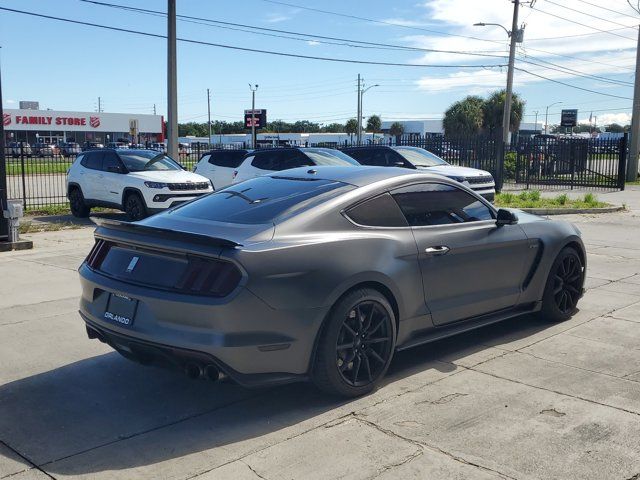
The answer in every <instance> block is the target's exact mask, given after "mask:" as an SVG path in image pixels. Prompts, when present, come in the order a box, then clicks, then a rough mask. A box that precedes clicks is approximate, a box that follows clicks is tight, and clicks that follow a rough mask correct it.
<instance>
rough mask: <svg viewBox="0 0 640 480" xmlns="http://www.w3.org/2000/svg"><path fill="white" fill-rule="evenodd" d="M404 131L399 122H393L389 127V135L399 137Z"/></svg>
mask: <svg viewBox="0 0 640 480" xmlns="http://www.w3.org/2000/svg"><path fill="white" fill-rule="evenodd" d="M403 133H404V125H403V124H402V123H400V122H393V123H392V124H391V127H389V135H391V136H394V137H396V138H397V137H400V136H402V134H403Z"/></svg>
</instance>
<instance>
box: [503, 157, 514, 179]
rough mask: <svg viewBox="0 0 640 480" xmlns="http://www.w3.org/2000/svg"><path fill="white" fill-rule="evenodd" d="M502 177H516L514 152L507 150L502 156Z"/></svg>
mask: <svg viewBox="0 0 640 480" xmlns="http://www.w3.org/2000/svg"><path fill="white" fill-rule="evenodd" d="M504 178H506V179H514V178H516V152H508V153H507V154H506V155H505V156H504Z"/></svg>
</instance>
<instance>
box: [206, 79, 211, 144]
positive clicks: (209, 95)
mask: <svg viewBox="0 0 640 480" xmlns="http://www.w3.org/2000/svg"><path fill="white" fill-rule="evenodd" d="M207 118H208V123H209V147H211V94H210V93H209V89H208V88H207Z"/></svg>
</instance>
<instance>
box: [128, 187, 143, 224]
mask: <svg viewBox="0 0 640 480" xmlns="http://www.w3.org/2000/svg"><path fill="white" fill-rule="evenodd" d="M124 211H125V212H126V214H127V220H129V221H130V222H135V221H137V220H142V219H143V218H145V217H146V216H147V209H146V207H145V204H144V201H143V200H142V198H140V195H138V194H137V193H131V194H129V195H127V198H126V200H125V202H124Z"/></svg>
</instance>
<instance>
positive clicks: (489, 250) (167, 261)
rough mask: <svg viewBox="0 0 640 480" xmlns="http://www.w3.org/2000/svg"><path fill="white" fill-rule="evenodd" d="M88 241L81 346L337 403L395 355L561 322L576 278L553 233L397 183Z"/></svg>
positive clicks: (284, 196)
mask: <svg viewBox="0 0 640 480" xmlns="http://www.w3.org/2000/svg"><path fill="white" fill-rule="evenodd" d="M95 236H96V243H95V246H94V248H93V250H92V251H91V253H90V254H89V256H88V257H87V260H86V261H85V262H84V263H83V265H82V267H81V268H80V276H81V283H82V298H81V303H80V312H81V315H82V317H83V319H84V321H85V322H86V327H87V332H88V335H89V337H91V338H98V339H100V340H101V341H104V342H107V343H108V344H109V345H111V346H112V347H113V348H114V349H116V350H117V351H118V352H120V353H121V354H122V355H124V356H126V357H127V358H130V359H133V360H136V361H139V362H141V363H145V364H147V363H162V364H167V365H172V366H177V367H179V368H181V369H183V370H184V371H185V372H186V373H187V375H189V376H191V377H194V378H197V377H207V378H209V379H212V380H215V379H218V378H219V376H220V374H221V373H224V374H226V375H228V376H229V377H231V378H232V379H234V380H236V381H237V382H238V383H240V384H243V385H247V386H254V385H265V384H278V383H285V382H291V381H298V380H307V379H311V380H313V382H315V384H316V385H317V386H319V387H320V388H321V389H323V390H325V391H328V392H331V393H335V394H339V395H344V396H355V395H361V394H364V393H366V392H369V391H371V390H372V389H373V388H374V387H375V386H376V384H378V382H379V381H380V379H381V378H382V377H383V376H384V374H385V372H386V370H387V368H388V367H389V364H390V362H391V360H392V357H393V354H394V352H395V351H397V350H403V349H406V348H410V347H413V346H415V345H420V344H423V343H426V342H431V341H434V340H437V339H441V338H443V337H446V336H450V335H454V334H457V333H460V332H463V331H467V330H471V329H474V328H478V327H482V326H485V325H488V324H491V323H494V322H498V321H501V320H505V319H507V318H510V317H514V316H517V315H521V314H524V313H537V314H538V315H539V316H541V317H542V318H544V319H545V320H548V321H562V320H566V319H568V318H569V317H571V315H572V314H573V312H574V311H575V308H576V305H577V302H578V300H579V298H580V297H581V295H582V291H583V281H584V278H585V261H586V259H585V250H584V246H583V243H582V241H581V239H580V232H579V231H578V230H577V229H576V228H575V227H574V226H573V225H571V224H570V223H567V222H562V221H557V222H556V221H549V220H545V219H543V218H541V217H537V216H534V215H529V214H525V213H522V212H517V213H516V212H514V211H508V210H496V209H495V208H494V207H493V206H492V205H491V204H490V203H489V202H487V201H486V200H484V199H483V198H482V197H480V196H479V195H477V194H475V193H474V192H473V191H471V190H470V189H468V188H466V187H464V186H463V185H461V184H460V183H458V182H456V181H453V180H450V179H448V178H445V177H443V176H439V175H433V174H429V173H424V172H416V171H415V170H408V169H403V168H377V167H305V168H298V169H294V170H289V171H285V172H277V173H274V174H271V175H268V176H263V177H259V178H255V179H250V180H247V181H245V182H242V183H240V184H237V185H232V186H230V187H228V188H226V189H223V190H221V191H218V192H216V193H213V194H211V195H208V196H206V197H203V198H201V199H198V200H195V201H193V202H190V203H187V204H184V205H182V206H179V207H177V208H174V209H172V210H169V211H166V212H164V213H161V214H158V215H155V216H153V217H150V218H148V219H146V220H143V221H141V222H136V223H131V224H128V223H124V222H116V221H105V220H103V221H101V223H100V226H99V227H98V229H97V230H96V233H95Z"/></svg>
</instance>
